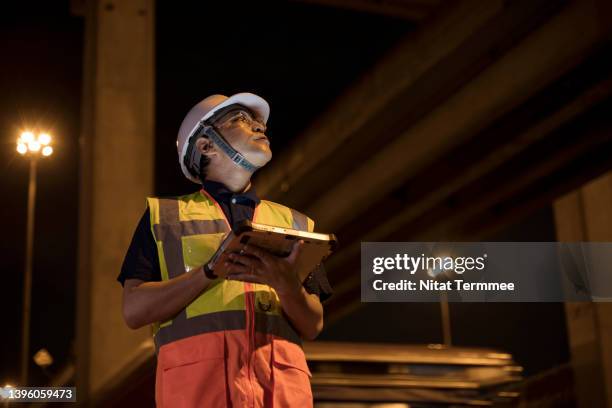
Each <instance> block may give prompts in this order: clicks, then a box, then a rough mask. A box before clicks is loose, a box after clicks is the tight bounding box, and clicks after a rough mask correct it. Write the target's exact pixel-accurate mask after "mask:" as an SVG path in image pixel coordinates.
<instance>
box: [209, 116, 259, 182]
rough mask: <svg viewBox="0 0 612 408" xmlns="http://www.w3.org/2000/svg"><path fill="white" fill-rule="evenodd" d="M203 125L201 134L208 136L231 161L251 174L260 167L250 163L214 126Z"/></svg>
mask: <svg viewBox="0 0 612 408" xmlns="http://www.w3.org/2000/svg"><path fill="white" fill-rule="evenodd" d="M201 124H202V131H201V132H202V133H201V134H202V135H206V136H207V137H208V138H209V139H210V140H212V141H213V143H215V144H216V145H217V146H218V147H219V148H220V149H221V150H222V151H223V153H225V155H226V156H227V157H229V158H230V160H231V161H233V162H234V163H236V164H237V165H238V166H240V167H242V168H243V169H245V170H247V171H250V172H254V171H255V170H257V169H258V168H259V167H260V166H256V165H254V164H253V163H251V162H250V161H248V160H247V158H246V157H244V156H243V155H242V154H241V153H240V152H239V151H237V150H236V149H234V148H233V147H232V145H231V144H229V142H228V141H227V140H225V138H224V137H223V135H222V134H221V133H220V132H219V131H217V129H215V127H214V126H213V125H210V124H208V123H201Z"/></svg>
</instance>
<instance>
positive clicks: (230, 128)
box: [215, 108, 272, 167]
mask: <svg viewBox="0 0 612 408" xmlns="http://www.w3.org/2000/svg"><path fill="white" fill-rule="evenodd" d="M215 126H216V127H217V129H218V130H219V131H220V132H221V134H222V135H223V137H224V138H225V139H226V140H227V141H228V142H229V143H230V144H231V145H232V147H233V148H234V149H236V150H237V151H239V152H240V153H242V155H243V156H244V157H246V159H247V160H248V161H249V162H251V163H252V164H254V165H255V166H258V167H262V166H263V165H265V164H266V163H268V162H269V161H270V159H271V158H272V150H270V142H269V140H268V137H267V136H266V135H265V133H264V132H265V131H266V125H264V124H263V123H262V120H261V118H258V117H257V116H255V114H254V113H253V112H251V111H249V110H247V109H244V108H238V109H235V110H231V111H229V112H227V113H225V114H224V115H223V116H221V117H220V118H219V119H218V120H217V121H216V122H215Z"/></svg>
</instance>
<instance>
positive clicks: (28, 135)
mask: <svg viewBox="0 0 612 408" xmlns="http://www.w3.org/2000/svg"><path fill="white" fill-rule="evenodd" d="M21 141H22V142H24V143H30V142H32V141H34V133H32V132H23V133H22V134H21Z"/></svg>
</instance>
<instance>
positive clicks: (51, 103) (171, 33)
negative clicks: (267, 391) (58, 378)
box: [0, 1, 568, 385]
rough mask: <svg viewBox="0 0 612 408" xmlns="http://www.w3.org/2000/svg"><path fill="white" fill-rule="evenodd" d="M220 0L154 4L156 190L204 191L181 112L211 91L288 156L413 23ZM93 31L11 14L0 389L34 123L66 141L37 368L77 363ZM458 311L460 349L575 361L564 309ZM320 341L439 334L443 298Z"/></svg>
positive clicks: (38, 275) (542, 220) (41, 305)
mask: <svg viewBox="0 0 612 408" xmlns="http://www.w3.org/2000/svg"><path fill="white" fill-rule="evenodd" d="M209 3H211V2H182V3H179V4H177V3H176V2H158V4H157V5H156V7H157V9H156V19H157V30H156V43H157V48H156V73H155V75H156V118H155V120H156V146H155V150H156V153H155V163H156V166H155V169H156V172H155V191H154V193H155V194H159V195H165V194H179V193H184V192H188V191H192V190H193V189H194V188H196V186H195V185H194V184H192V183H190V182H189V181H187V180H185V179H184V178H183V177H182V175H181V173H180V169H179V166H178V164H177V161H176V150H175V149H176V147H175V146H176V145H175V140H176V139H175V138H176V132H177V130H178V126H179V125H180V122H181V120H182V118H183V116H184V114H185V113H186V112H187V111H188V110H189V108H190V107H191V106H193V105H194V104H195V103H197V102H198V101H199V100H201V99H202V98H204V97H205V96H207V95H209V94H212V93H223V94H226V95H231V94H233V93H236V92H241V91H249V92H254V93H257V94H260V95H262V96H263V97H265V98H266V99H267V100H268V101H269V103H270V105H271V109H272V111H271V116H270V121H269V132H268V134H269V136H270V137H271V141H272V148H273V151H274V153H275V155H279V154H282V151H283V148H285V147H287V146H288V145H289V143H290V142H291V141H292V139H293V138H295V137H296V136H297V135H298V134H299V133H301V132H302V131H304V130H305V129H306V128H307V127H308V126H309V125H310V124H311V123H312V122H313V121H314V120H316V119H317V117H318V115H320V114H321V113H322V112H324V111H325V110H326V109H327V108H328V107H329V106H330V105H331V104H333V103H334V101H335V100H336V98H337V97H338V96H339V95H340V94H341V93H342V92H343V91H344V90H345V89H347V88H348V87H349V86H350V85H351V84H353V83H354V82H355V81H358V80H359V79H360V77H361V76H362V75H363V74H364V73H365V72H367V71H368V69H369V68H370V67H372V65H373V64H374V63H375V62H376V60H377V59H379V58H380V57H381V56H383V55H384V54H385V53H386V52H387V51H388V50H389V49H391V48H392V47H393V45H394V44H395V43H396V42H397V41H398V40H400V39H401V38H403V36H405V35H406V34H408V33H410V32H411V31H412V30H413V29H414V25H413V24H412V23H410V22H407V21H405V20H399V19H393V18H389V17H382V16H376V15H372V14H365V13H359V12H353V11H347V10H340V9H333V8H328V7H322V6H316V5H309V4H302V3H296V2H280V1H270V2H243V3H241V2H231V3H227V4H226V3H222V2H215V3H214V4H209ZM83 30H84V21H83V18H82V17H78V16H74V15H72V14H71V13H70V4H69V2H67V1H54V2H43V1H36V2H27V3H17V4H13V5H12V6H11V8H7V7H6V6H5V9H4V10H3V12H2V13H1V14H0V52H1V54H0V55H2V63H1V64H0V90H1V97H0V129H1V130H2V139H1V140H2V147H1V149H0V161H1V164H0V165H1V166H2V168H3V170H4V171H3V172H2V185H1V192H2V197H3V204H2V209H3V210H2V212H1V214H2V215H1V217H2V218H1V221H2V229H3V234H2V237H1V238H0V243H1V245H0V251H1V252H0V256H1V259H2V267H1V272H2V276H3V278H4V279H3V280H2V282H3V286H2V288H1V289H2V292H1V293H2V295H1V297H0V298H1V300H0V302H1V303H0V310H1V311H2V312H3V314H4V325H3V330H2V334H3V335H2V344H1V345H0V384H4V383H6V382H12V383H14V382H16V380H17V378H18V375H19V353H20V346H21V302H22V297H21V293H22V282H23V262H24V248H25V221H26V204H27V180H28V165H27V161H26V160H24V158H22V157H20V156H19V155H18V154H17V152H16V151H15V139H16V137H17V136H18V134H19V132H20V130H21V129H23V128H25V127H34V128H40V129H41V130H49V131H50V132H51V134H52V135H53V137H54V143H53V144H54V148H55V152H54V154H53V156H51V157H50V158H49V159H45V160H42V162H41V163H40V165H39V173H38V175H39V178H38V197H37V207H36V232H35V248H34V251H35V257H34V271H33V293H32V298H33V305H32V327H31V334H32V339H31V354H33V353H34V352H36V351H37V350H39V349H40V348H42V347H45V348H47V349H48V350H49V352H50V353H51V354H52V355H53V356H54V358H55V363H54V364H53V365H52V366H51V367H50V368H49V372H48V373H43V372H42V371H41V370H40V369H39V368H37V367H35V366H32V369H31V379H30V383H31V384H32V385H34V384H44V383H45V382H46V381H47V380H48V377H49V376H50V375H52V374H53V373H54V372H57V371H58V370H59V369H60V368H61V367H62V366H63V365H65V364H67V363H68V362H69V361H71V360H72V359H73V358H74V356H73V341H74V333H75V330H74V326H75V290H76V282H75V276H76V274H75V267H76V244H77V215H78V208H77V203H78V189H77V187H78V135H79V127H80V103H81V82H82V81H81V80H82V63H83V62H82V56H83ZM135 159H136V160H137V159H138V158H135ZM143 202H144V197H143ZM136 222H137V220H136V219H135V220H134V226H135V225H136ZM554 234H555V233H554V223H553V220H552V215H551V210H550V207H546V208H542V209H540V210H539V211H536V212H535V213H533V214H532V215H530V216H528V217H527V218H525V219H524V220H522V221H520V222H518V223H516V225H515V226H514V227H513V228H511V229H508V230H506V231H504V232H502V233H499V234H497V235H496V236H494V237H490V239H491V240H519V241H520V240H534V241H535V240H542V241H548V240H554V239H555V235H554ZM340 239H342V237H340ZM451 315H452V318H453V335H454V341H455V343H456V344H458V345H466V346H488V347H500V348H502V349H505V350H507V351H510V352H511V353H513V354H514V355H515V358H516V359H517V361H518V362H519V363H520V364H523V365H524V366H525V368H526V370H527V373H528V374H530V373H534V372H537V371H539V370H542V369H545V368H548V367H551V366H553V365H556V364H559V363H560V362H563V361H567V359H568V351H567V340H566V334H565V317H564V313H563V305H561V304H542V305H534V304H522V305H521V304H508V305H504V304H495V305H487V306H486V307H482V305H478V304H453V305H451ZM356 322H360V323H356ZM517 328H520V329H517ZM320 338H321V339H325V340H345V341H382V342H385V341H389V342H402V341H404V342H412V343H428V342H440V341H441V340H442V339H441V332H440V316H439V305H437V304H417V305H414V304H368V305H367V306H366V307H363V308H361V309H360V310H359V311H357V312H356V313H354V314H352V315H350V316H348V317H346V318H343V319H341V320H339V321H338V322H336V323H335V324H333V325H330V326H328V327H327V328H326V329H325V331H324V332H323V333H322V334H321V336H320ZM118 352H121V351H118Z"/></svg>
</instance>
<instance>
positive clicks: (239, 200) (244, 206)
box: [117, 180, 333, 301]
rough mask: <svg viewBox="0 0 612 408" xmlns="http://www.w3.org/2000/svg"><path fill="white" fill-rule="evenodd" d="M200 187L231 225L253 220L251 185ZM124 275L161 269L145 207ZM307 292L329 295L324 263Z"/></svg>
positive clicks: (142, 275) (152, 275)
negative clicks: (238, 190)
mask: <svg viewBox="0 0 612 408" xmlns="http://www.w3.org/2000/svg"><path fill="white" fill-rule="evenodd" d="M202 188H203V189H204V190H205V191H206V192H207V193H208V194H210V196H212V198H214V199H215V201H217V203H219V205H220V206H221V209H222V210H223V213H224V214H225V217H226V218H227V221H228V222H229V224H230V226H231V227H232V229H235V228H236V226H237V225H238V224H239V223H240V222H241V221H244V220H252V219H253V213H254V212H255V207H256V206H257V204H259V202H260V201H261V200H260V199H259V197H258V196H257V192H256V191H255V188H254V187H253V186H252V185H251V186H249V188H247V191H245V192H242V193H234V192H232V191H231V190H229V189H228V188H227V187H226V186H225V185H224V184H223V183H219V182H216V181H210V180H206V181H204V183H202ZM126 279H140V280H143V281H145V282H149V281H161V269H160V266H159V258H158V255H157V245H156V243H155V239H154V238H153V234H152V233H151V217H150V214H149V209H148V208H147V209H146V211H145V213H144V214H143V216H142V217H141V218H140V222H139V223H138V226H137V227H136V231H135V232H134V236H133V238H132V242H131V243H130V246H129V248H128V250H127V253H126V255H125V259H124V260H123V265H122V267H121V273H120V274H119V276H118V277H117V281H119V282H120V283H121V285H123V284H124V282H125V280H126ZM304 288H305V289H306V291H307V292H308V293H315V294H317V295H318V296H319V298H320V299H321V301H323V300H325V299H327V298H329V297H330V296H331V295H332V293H333V290H332V288H331V286H330V284H329V282H328V280H327V274H326V272H325V269H324V268H323V266H319V267H318V268H317V269H315V270H314V271H313V272H312V273H311V274H310V275H309V276H308V277H307V278H306V280H305V281H304Z"/></svg>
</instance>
